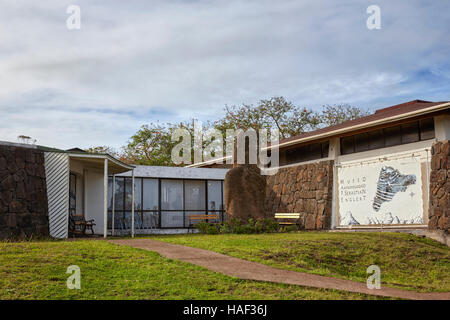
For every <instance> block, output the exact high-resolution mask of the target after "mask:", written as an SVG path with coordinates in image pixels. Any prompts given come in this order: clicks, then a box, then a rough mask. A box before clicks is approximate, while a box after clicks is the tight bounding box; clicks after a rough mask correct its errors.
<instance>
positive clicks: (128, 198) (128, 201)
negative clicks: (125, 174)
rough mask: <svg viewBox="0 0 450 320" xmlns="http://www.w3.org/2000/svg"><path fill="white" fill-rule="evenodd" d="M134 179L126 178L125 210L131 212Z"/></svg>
mask: <svg viewBox="0 0 450 320" xmlns="http://www.w3.org/2000/svg"><path fill="white" fill-rule="evenodd" d="M131 188H132V179H131V178H125V210H131V201H132V199H133V195H132V190H131Z"/></svg>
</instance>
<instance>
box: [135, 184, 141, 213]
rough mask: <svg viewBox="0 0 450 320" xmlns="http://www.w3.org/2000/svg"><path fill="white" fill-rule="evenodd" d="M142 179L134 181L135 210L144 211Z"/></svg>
mask: <svg viewBox="0 0 450 320" xmlns="http://www.w3.org/2000/svg"><path fill="white" fill-rule="evenodd" d="M141 191H142V179H134V210H142V199H141V196H142V195H141Z"/></svg>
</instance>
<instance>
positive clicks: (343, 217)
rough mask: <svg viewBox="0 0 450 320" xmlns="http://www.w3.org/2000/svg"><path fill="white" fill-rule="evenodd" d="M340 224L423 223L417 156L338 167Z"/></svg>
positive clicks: (418, 158)
mask: <svg viewBox="0 0 450 320" xmlns="http://www.w3.org/2000/svg"><path fill="white" fill-rule="evenodd" d="M338 192H339V198H338V201H339V225H340V226H357V225H380V224H384V225H389V224H422V223H423V207H422V177H421V158H420V156H414V155H411V156H408V157H400V158H397V159H388V160H381V161H380V160H378V161H373V160H372V161H366V162H364V161H363V162H358V163H351V164H344V165H341V166H340V167H338Z"/></svg>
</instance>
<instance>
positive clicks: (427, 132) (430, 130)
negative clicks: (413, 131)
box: [420, 118, 434, 140]
mask: <svg viewBox="0 0 450 320" xmlns="http://www.w3.org/2000/svg"><path fill="white" fill-rule="evenodd" d="M428 139H434V119H433V118H428V119H424V120H420V140H428Z"/></svg>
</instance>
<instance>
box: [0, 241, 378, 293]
mask: <svg viewBox="0 0 450 320" xmlns="http://www.w3.org/2000/svg"><path fill="white" fill-rule="evenodd" d="M180 240H181V239H180ZM70 265H78V266H79V267H80V268H81V289H80V290H76V289H74V290H69V289H67V287H66V281H67V278H68V277H69V274H66V270H67V267H68V266H70ZM0 299H3V300H4V299H151V300H156V299H381V298H379V297H374V296H367V295H363V294H355V293H347V292H341V291H336V290H322V289H315V288H304V287H300V286H294V285H285V284H275V283H268V282H257V281H248V280H240V279H236V278H232V277H228V276H225V275H222V274H218V273H214V272H211V271H208V270H206V269H204V268H201V267H198V266H194V265H192V264H189V263H185V262H181V261H175V260H171V259H167V258H164V257H162V256H160V255H158V254H156V253H153V252H150V251H146V250H140V249H135V248H131V247H126V246H118V245H115V244H112V243H108V242H105V241H101V240H100V241H96V240H80V241H41V242H0Z"/></svg>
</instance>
